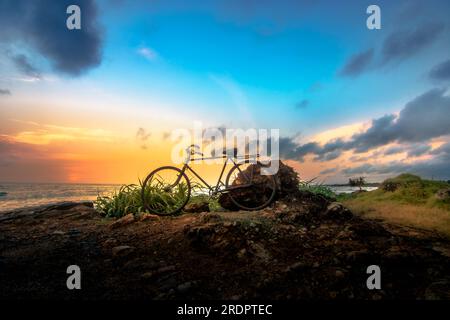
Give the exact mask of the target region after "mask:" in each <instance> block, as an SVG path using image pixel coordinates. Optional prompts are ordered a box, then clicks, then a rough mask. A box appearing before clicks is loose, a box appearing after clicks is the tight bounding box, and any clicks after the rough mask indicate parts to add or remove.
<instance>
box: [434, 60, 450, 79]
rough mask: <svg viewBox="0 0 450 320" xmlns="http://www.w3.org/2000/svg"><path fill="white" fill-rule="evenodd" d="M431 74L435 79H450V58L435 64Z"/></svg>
mask: <svg viewBox="0 0 450 320" xmlns="http://www.w3.org/2000/svg"><path fill="white" fill-rule="evenodd" d="M429 76H430V78H431V79H434V80H450V59H448V60H446V61H444V62H441V63H440V64H438V65H436V66H434V67H433V68H432V69H431V70H430V73H429Z"/></svg>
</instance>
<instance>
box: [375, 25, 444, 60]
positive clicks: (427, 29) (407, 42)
mask: <svg viewBox="0 0 450 320" xmlns="http://www.w3.org/2000/svg"><path fill="white" fill-rule="evenodd" d="M443 29H444V25H443V24H442V23H429V24H424V25H421V26H419V27H416V28H415V29H412V30H401V31H394V32H393V33H391V34H390V35H389V36H388V37H387V38H386V39H385V41H384V42H383V46H382V48H381V54H382V62H383V63H387V62H390V61H399V60H404V59H407V58H409V57H411V56H413V55H415V54H416V53H418V52H419V51H421V50H422V49H423V48H425V47H426V46H427V45H430V44H431V43H432V42H433V41H434V40H435V39H436V38H437V37H438V35H439V34H440V33H441V31H442V30H443Z"/></svg>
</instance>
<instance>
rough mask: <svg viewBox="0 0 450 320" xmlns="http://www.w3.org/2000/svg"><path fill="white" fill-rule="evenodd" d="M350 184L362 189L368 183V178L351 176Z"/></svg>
mask: <svg viewBox="0 0 450 320" xmlns="http://www.w3.org/2000/svg"><path fill="white" fill-rule="evenodd" d="M348 184H349V186H352V187H359V190H362V187H363V186H364V185H365V184H366V178H364V177H357V178H349V179H348Z"/></svg>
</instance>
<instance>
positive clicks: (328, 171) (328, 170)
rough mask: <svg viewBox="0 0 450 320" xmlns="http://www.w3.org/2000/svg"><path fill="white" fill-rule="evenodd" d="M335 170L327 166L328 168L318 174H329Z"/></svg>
mask: <svg viewBox="0 0 450 320" xmlns="http://www.w3.org/2000/svg"><path fill="white" fill-rule="evenodd" d="M336 171H337V168H328V169H325V170H322V171H320V174H330V173H335V172H336Z"/></svg>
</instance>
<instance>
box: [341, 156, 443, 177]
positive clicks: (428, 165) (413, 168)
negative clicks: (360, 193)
mask: <svg viewBox="0 0 450 320" xmlns="http://www.w3.org/2000/svg"><path fill="white" fill-rule="evenodd" d="M401 172H409V173H413V174H418V175H420V176H422V177H428V178H433V177H436V178H439V179H450V153H448V152H443V153H442V154H440V155H439V156H437V157H435V158H433V159H431V160H422V161H416V162H412V163H407V162H402V161H392V162H389V163H387V164H369V163H366V164H363V165H360V166H357V167H354V168H346V169H344V170H342V173H344V174H346V175H353V174H398V173H401Z"/></svg>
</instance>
